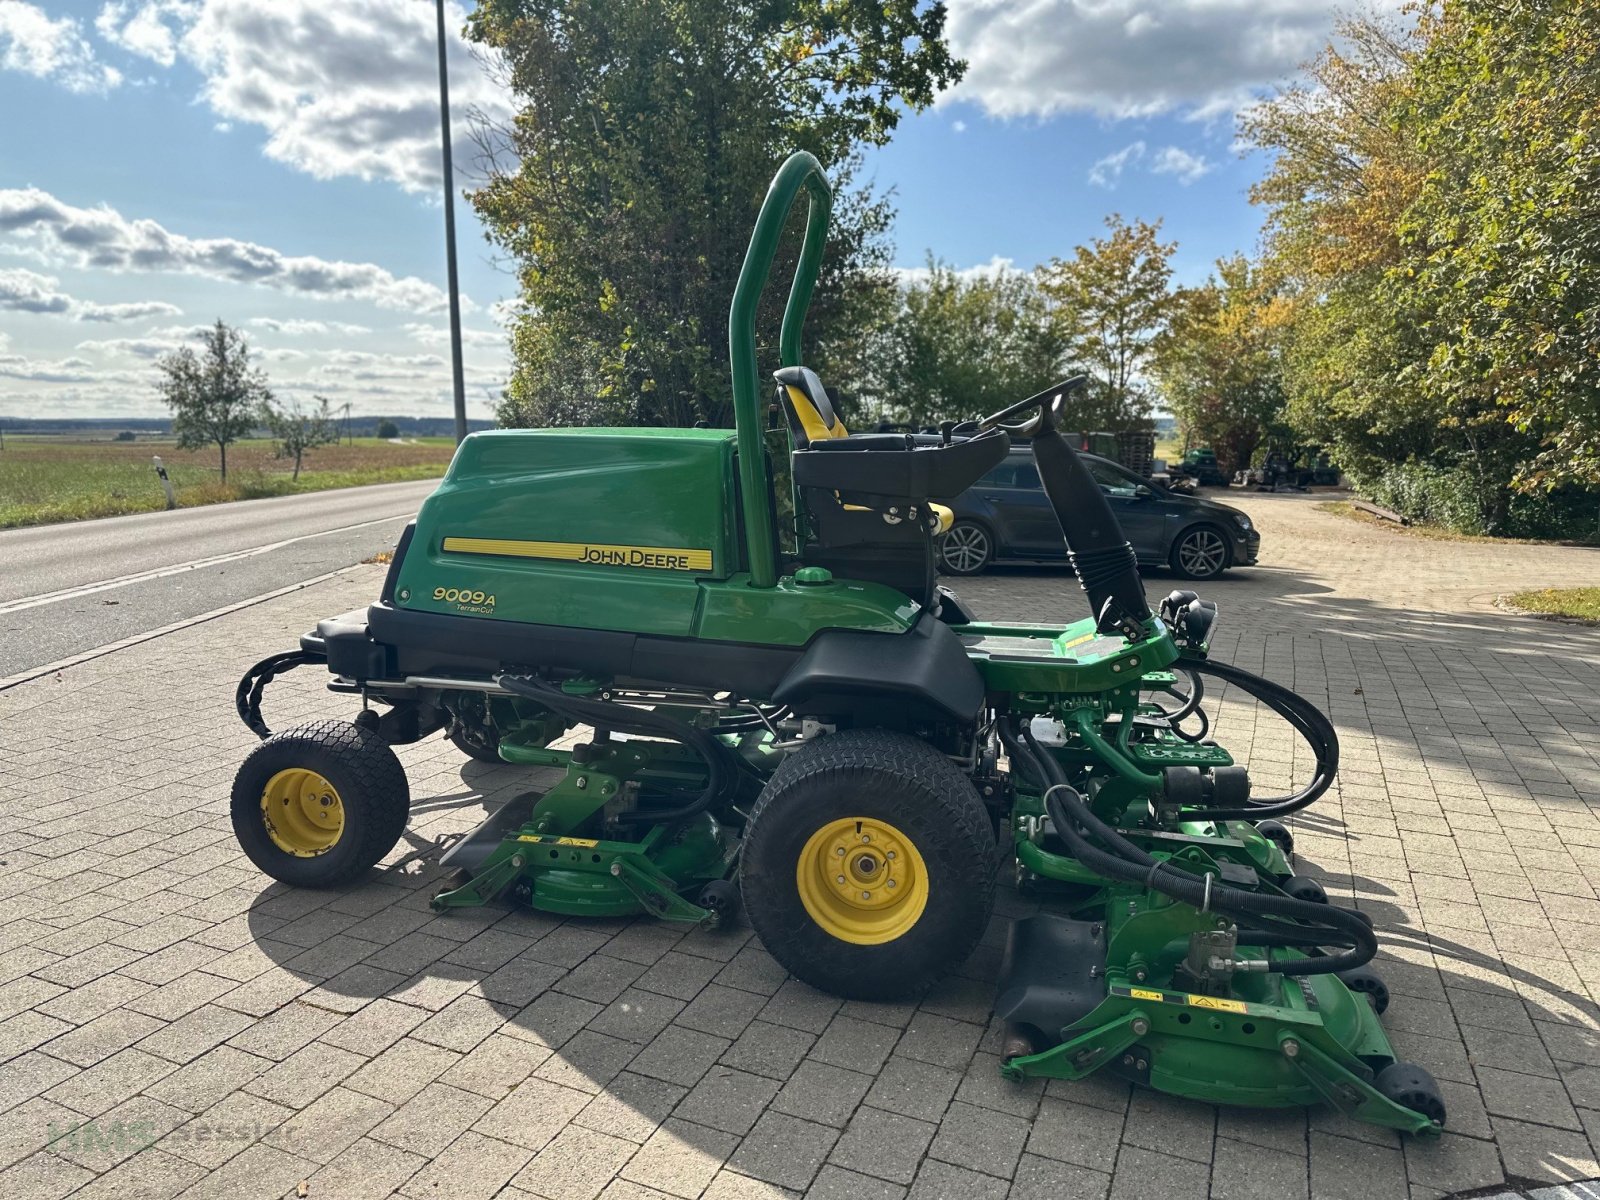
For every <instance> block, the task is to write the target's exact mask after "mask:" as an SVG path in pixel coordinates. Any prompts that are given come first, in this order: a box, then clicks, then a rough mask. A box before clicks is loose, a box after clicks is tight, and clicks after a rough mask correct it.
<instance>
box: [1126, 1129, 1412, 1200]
mask: <svg viewBox="0 0 1600 1200" xmlns="http://www.w3.org/2000/svg"><path fill="white" fill-rule="evenodd" d="M1310 1147H1311V1194H1312V1195H1313V1196H1315V1197H1317V1200H1323V1197H1327V1198H1328V1200H1372V1198H1373V1197H1375V1196H1402V1195H1404V1194H1405V1193H1406V1190H1407V1189H1406V1169H1405V1162H1404V1161H1403V1160H1402V1158H1401V1156H1400V1151H1399V1150H1394V1149H1389V1148H1387V1147H1383V1146H1376V1145H1373V1144H1371V1143H1369V1142H1357V1141H1352V1140H1351V1139H1349V1138H1342V1137H1333V1136H1331V1135H1329V1134H1325V1133H1320V1132H1317V1131H1313V1132H1312V1134H1311V1141H1310ZM1119 1170H1120V1163H1119Z"/></svg>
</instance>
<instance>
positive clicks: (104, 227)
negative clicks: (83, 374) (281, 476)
mask: <svg viewBox="0 0 1600 1200" xmlns="http://www.w3.org/2000/svg"><path fill="white" fill-rule="evenodd" d="M4 234H10V235H12V236H13V237H20V238H25V239H29V241H30V242H31V244H32V246H33V248H34V249H35V250H37V251H38V252H39V253H40V255H41V256H42V257H44V258H45V259H47V260H50V261H57V262H66V263H71V264H73V265H75V266H79V267H91V268H96V269H99V270H110V271H168V272H177V273H180V274H186V275H201V276H205V277H207V278H210V279H223V280H229V281H231V282H234V283H254V284H260V285H261V286H263V287H270V288H276V289H277V290H279V291H284V292H289V293H292V294H294V295H301V296H312V297H316V298H318V299H324V300H365V301H368V302H370V303H373V304H376V305H378V306H379V307H381V308H392V309H398V310H401V311H409V312H432V311H435V310H437V309H439V308H442V307H443V306H444V305H445V303H446V300H445V295H444V293H443V292H442V291H441V290H440V289H439V288H437V287H435V286H434V285H433V284H431V283H428V282H426V281H425V280H421V279H418V278H416V277H415V276H406V277H405V278H398V277H396V276H395V275H393V274H392V273H390V272H389V271H387V270H385V269H384V268H383V267H380V266H378V265H377V264H376V263H354V262H337V261H330V260H328V259H324V258H315V257H312V256H310V255H301V256H291V255H286V254H283V253H281V252H279V251H277V250H273V249H271V248H270V247H267V246H261V245H257V244H256V243H254V242H245V241H240V240H238V239H237V238H191V237H186V236H184V235H183V234H180V233H173V232H171V231H170V230H168V229H166V228H164V227H163V226H161V225H159V224H157V223H156V222H155V221H151V220H148V219H132V218H128V217H124V216H123V215H122V214H121V213H119V212H117V211H116V210H115V209H113V208H111V207H110V206H108V205H101V206H100V207H98V208H75V207H73V206H72V205H70V204H66V203H64V202H63V201H60V200H58V199H56V198H55V197H54V196H52V195H50V194H49V193H48V192H43V191H40V190H39V189H37V188H22V189H9V190H8V189H0V235H4ZM463 303H464V304H465V303H466V301H465V299H464V298H463Z"/></svg>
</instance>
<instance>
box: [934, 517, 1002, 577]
mask: <svg viewBox="0 0 1600 1200" xmlns="http://www.w3.org/2000/svg"><path fill="white" fill-rule="evenodd" d="M938 550H939V570H941V571H943V572H944V573H945V574H946V575H977V574H979V573H981V572H982V571H984V570H986V569H987V568H988V566H989V564H990V563H992V562H994V535H993V534H992V533H990V532H989V531H988V530H987V529H985V528H984V527H983V526H982V525H979V524H978V523H977V522H976V521H957V522H956V523H955V524H954V525H952V526H950V528H949V529H948V530H947V531H946V532H945V533H944V534H943V535H942V536H941V537H940V538H939V546H938Z"/></svg>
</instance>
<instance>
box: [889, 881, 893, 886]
mask: <svg viewBox="0 0 1600 1200" xmlns="http://www.w3.org/2000/svg"><path fill="white" fill-rule="evenodd" d="M889 886H890V887H893V886H894V880H892V879H891V880H889Z"/></svg>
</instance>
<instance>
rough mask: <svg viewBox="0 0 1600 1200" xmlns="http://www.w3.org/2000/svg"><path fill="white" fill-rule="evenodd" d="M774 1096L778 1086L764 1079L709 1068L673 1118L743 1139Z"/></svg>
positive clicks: (739, 1072) (724, 1069)
mask: <svg viewBox="0 0 1600 1200" xmlns="http://www.w3.org/2000/svg"><path fill="white" fill-rule="evenodd" d="M777 1094H778V1084H777V1083H776V1082H774V1081H773V1080H771V1079H767V1078H765V1077H764V1076H761V1075H751V1074H749V1073H748V1072H746V1071H736V1070H734V1069H732V1068H731V1067H712V1068H711V1069H710V1070H709V1071H707V1072H706V1073H705V1074H704V1075H703V1076H701V1077H700V1082H699V1083H697V1084H695V1085H694V1087H693V1088H692V1089H690V1091H689V1094H688V1095H687V1096H685V1097H684V1098H683V1101H682V1102H681V1103H680V1104H679V1105H678V1107H677V1109H676V1110H675V1111H674V1115H675V1116H677V1117H680V1118H681V1119H683V1120H685V1121H693V1122H694V1123H695V1124H697V1125H706V1126H709V1127H710V1128H712V1129H720V1130H722V1131H723V1132H724V1133H733V1134H738V1135H740V1136H741V1137H742V1136H743V1135H744V1134H747V1133H749V1132H750V1127H751V1126H752V1125H754V1124H755V1123H756V1118H757V1117H759V1116H760V1115H761V1112H762V1110H763V1109H764V1108H766V1106H767V1105H768V1103H770V1102H771V1100H772V1098H773V1097H774V1096H776V1095H777ZM751 1173H752V1174H754V1172H751Z"/></svg>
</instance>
